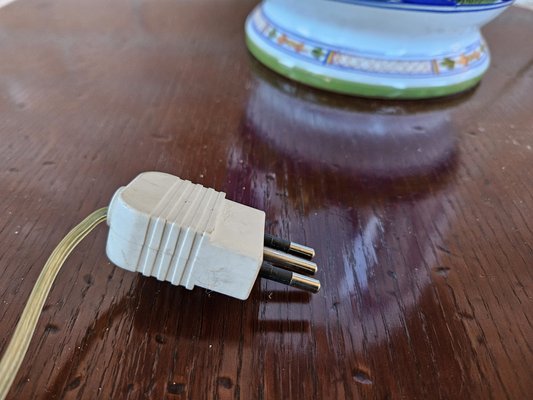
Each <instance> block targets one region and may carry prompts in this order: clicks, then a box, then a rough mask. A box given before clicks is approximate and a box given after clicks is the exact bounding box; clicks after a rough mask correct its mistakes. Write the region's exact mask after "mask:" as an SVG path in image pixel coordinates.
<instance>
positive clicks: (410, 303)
mask: <svg viewBox="0 0 533 400" xmlns="http://www.w3.org/2000/svg"><path fill="white" fill-rule="evenodd" d="M253 3H254V2H253V1H244V0H243V1H232V0H227V1H194V2H193V1H140V0H132V1H126V0H120V1H113V2H108V1H103V0H98V1H95V0H92V1H89V0H87V1H72V0H36V1H30V0H19V1H17V2H15V3H13V4H11V5H9V6H7V7H6V8H4V9H1V10H0V60H1V61H0V140H1V142H0V199H1V202H0V215H1V218H0V273H1V279H0V321H1V323H0V349H4V348H5V346H6V343H7V341H8V339H9V337H10V335H11V333H12V332H13V329H14V327H15V324H16V322H17V318H18V316H19V314H20V313H21V311H22V309H23V306H24V303H25V301H26V299H27V296H28V295H29V293H30V290H31V288H32V286H33V283H34V281H35V279H36V277H37V275H38V274H39V272H40V270H41V268H42V266H43V264H44V262H45V261H46V259H47V257H48V256H49V254H50V253H51V252H52V250H53V248H54V247H55V245H56V244H57V243H58V242H59V241H60V239H61V238H62V237H63V236H64V235H65V234H66V232H67V231H68V230H69V229H70V228H71V227H72V226H73V225H75V224H76V223H77V222H79V221H80V220H81V219H82V218H83V217H85V216H86V215H87V214H89V213H90V212H91V211H93V210H94V209H96V208H98V207H101V206H105V205H106V204H107V203H108V202H109V200H110V197H111V195H112V194H113V192H114V191H115V189H116V188H118V187H119V186H121V185H124V184H126V183H128V182H129V181H130V180H131V179H132V178H133V177H134V176H136V175H137V174H138V173H140V172H142V171H147V170H160V171H165V172H169V173H173V174H175V175H178V176H180V177H182V178H187V179H190V180H192V181H194V182H198V183H202V184H204V185H206V186H210V187H214V188H216V189H218V190H222V191H225V192H226V193H227V197H228V198H230V199H233V200H236V201H239V202H243V203H245V204H249V205H252V206H254V207H258V208H261V209H264V210H265V211H266V212H267V220H268V224H267V229H268V231H270V232H272V233H276V234H280V235H283V236H288V237H289V236H290V238H292V239H293V240H296V241H300V242H304V243H308V244H310V245H312V246H313V247H315V248H316V250H317V261H318V263H319V267H320V272H319V274H318V277H319V278H320V280H321V281H322V285H323V290H322V291H321V292H320V293H319V294H318V295H314V296H311V295H309V296H308V295H307V294H304V293H302V292H299V291H297V290H292V289H288V288H286V287H284V286H281V285H278V284H275V283H272V282H265V281H263V282H261V283H258V284H256V287H255V288H254V290H253V292H252V295H251V297H250V299H249V300H248V301H245V302H241V301H238V300H234V299H231V298H228V297H224V296H222V295H218V294H216V293H208V292H206V291H205V290H202V289H195V290H193V291H188V290H186V289H184V288H181V287H173V286H171V285H170V284H167V283H162V282H158V281H156V280H155V279H148V278H144V277H142V276H140V275H137V274H133V273H129V272H126V271H123V270H121V269H118V268H115V267H113V266H112V265H111V264H110V263H109V262H108V261H107V259H106V256H105V251H104V247H105V240H106V234H107V228H106V227H104V226H102V227H99V228H98V229H97V231H96V232H94V233H93V234H92V235H91V236H90V237H88V238H87V239H86V240H85V241H84V242H83V243H82V245H81V246H80V247H79V248H78V249H77V250H76V251H75V253H74V254H73V255H72V256H71V258H70V259H69V260H68V262H67V263H66V265H65V267H64V269H63V270H62V271H61V273H60V274H59V277H58V279H57V281H56V283H55V285H54V287H53V289H52V291H51V293H50V296H49V298H48V301H47V303H46V306H45V309H44V311H43V314H42V317H41V319H40V322H39V325H38V327H37V332H36V335H35V337H34V339H33V341H32V344H31V346H30V349H29V352H28V355H27V357H26V359H25V361H24V363H23V365H22V368H21V370H20V372H19V375H18V377H17V379H16V381H15V383H14V385H13V387H12V390H11V392H10V395H9V397H10V398H11V399H58V398H65V399H73V398H80V399H95V398H102V399H123V398H130V399H141V398H153V399H160V398H169V399H204V398H209V399H211V398H219V399H360V398H363V399H437V398H438V399H520V400H521V399H526V398H533V379H532V376H533V356H532V355H533V353H532V347H533V331H532V326H531V324H532V319H533V314H532V312H531V310H532V295H533V286H532V266H533V250H532V247H533V172H532V171H533V41H532V39H531V38H532V37H533V12H531V11H527V10H520V9H511V10H509V11H507V12H506V13H505V14H503V15H502V16H501V17H500V18H498V19H497V20H496V21H494V22H493V23H491V24H490V25H489V26H488V27H487V28H486V29H485V34H486V37H487V40H488V43H489V44H490V46H491V49H492V57H493V62H492V66H491V68H490V70H489V72H488V73H487V75H486V76H485V78H484V79H483V81H482V83H481V85H480V86H479V87H478V88H476V89H475V90H473V91H471V92H469V93H466V94H463V95H460V96H456V97H454V98H448V99H441V100H436V101H420V102H390V101H376V100H364V99H354V98H350V97H343V96H335V95H330V94H327V93H322V92H319V91H315V90H312V89H308V88H305V87H303V86H301V85H298V84H295V83H292V82H289V81H287V80H285V79H283V78H281V77H279V76H277V75H276V74H274V73H272V72H270V71H269V70H267V69H265V68H264V67H262V66H261V65H260V64H258V63H257V62H256V61H255V60H254V59H252V57H251V56H250V55H249V54H248V53H247V51H246V49H245V46H244V39H243V23H244V19H245V17H246V15H247V13H248V12H249V11H250V10H251V9H252V7H253V5H254V4H253Z"/></svg>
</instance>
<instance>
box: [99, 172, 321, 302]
mask: <svg viewBox="0 0 533 400" xmlns="http://www.w3.org/2000/svg"><path fill="white" fill-rule="evenodd" d="M225 196H226V195H225V193H222V192H217V191H215V190H213V189H208V188H205V187H203V186H202V185H198V184H193V183H191V182H190V181H186V180H182V179H180V178H178V177H176V176H173V175H169V174H165V173H161V172H145V173H142V174H140V175H139V176H137V177H136V178H135V179H134V180H133V181H131V182H130V183H129V184H128V185H127V186H125V187H122V188H120V189H118V190H117V192H116V193H115V195H114V196H113V199H112V200H111V204H110V205H109V210H108V214H107V223H108V225H109V235H108V240H107V256H108V257H109V259H110V260H111V261H112V262H113V263H114V264H116V265H117V266H119V267H121V268H124V269H127V270H129V271H135V272H141V273H142V274H143V275H146V276H153V277H155V278H157V279H159V280H162V281H168V282H170V283H172V284H174V285H181V286H185V287H186V288H187V289H193V288H194V287H195V286H200V287H203V288H206V289H208V290H213V291H216V292H219V293H223V294H226V295H229V296H232V297H236V298H239V299H243V300H244V299H246V298H248V296H249V295H250V291H251V290H252V287H253V285H254V282H255V281H256V279H257V277H258V275H259V274H261V276H262V277H265V278H268V279H272V280H275V281H278V282H281V283H285V284H288V285H291V286H294V287H298V288H301V289H304V290H308V291H311V292H315V293H316V292H318V290H319V289H320V282H319V281H317V280H316V279H312V278H309V277H308V276H305V275H302V274H299V273H297V272H303V273H305V274H313V273H315V272H316V269H317V267H316V264H315V263H313V262H311V261H309V259H310V258H312V256H313V255H314V251H313V250H312V249H311V248H308V247H306V246H302V245H298V244H296V243H291V242H288V241H284V240H282V239H279V238H275V237H272V236H270V235H265V234H264V227H265V213H264V212H263V211H260V210H257V209H255V208H251V207H248V206H245V205H243V204H239V203H236V202H233V201H230V200H227V199H226V198H225ZM265 245H267V246H268V247H266V246H265ZM263 259H265V260H268V262H266V261H263Z"/></svg>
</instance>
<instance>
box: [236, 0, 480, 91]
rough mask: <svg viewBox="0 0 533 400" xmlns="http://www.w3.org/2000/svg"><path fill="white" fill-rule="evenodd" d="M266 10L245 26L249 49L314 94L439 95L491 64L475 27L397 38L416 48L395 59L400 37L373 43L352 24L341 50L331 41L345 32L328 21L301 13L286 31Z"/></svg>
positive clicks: (475, 78)
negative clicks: (316, 91)
mask: <svg viewBox="0 0 533 400" xmlns="http://www.w3.org/2000/svg"><path fill="white" fill-rule="evenodd" d="M325 3H326V2H325ZM327 3H330V2H327ZM330 4H331V3H330ZM269 5H270V4H269V3H268V2H266V3H263V4H260V5H259V6H257V7H256V8H255V9H254V10H253V11H252V13H251V14H250V16H249V17H248V19H247V21H246V42H247V45H248V48H249V50H250V51H251V53H252V54H253V55H254V56H255V57H256V58H257V59H258V60H259V61H260V62H262V63H263V64H265V65H266V66H268V67H269V68H271V69H273V70H274V71H276V72H278V73H280V74H282V75H285V76H286V77H288V78H291V79H293V80H296V81H299V82H302V83H305V84H307V85H310V86H314V87H317V88H320V89H325V90H329V91H333V92H339V93H344V94H351V95H358V96H365V97H381V98H401V99H417V98H431V97H440V96H446V95H451V94H455V93H459V92H462V91H464V90H467V89H469V88H471V87H473V86H475V85H476V84H477V83H478V82H479V81H480V79H481V77H482V75H483V74H484V73H485V71H486V70H487V68H488V66H489V63H490V55H489V51H488V48H487V46H486V44H485V42H484V40H483V38H482V37H481V34H480V32H479V29H477V28H474V29H468V30H465V34H464V35H460V36H459V37H460V39H458V36H457V35H456V36H455V37H453V36H450V35H448V34H446V33H444V34H442V35H441V36H440V37H439V36H432V37H431V38H429V39H428V37H424V35H417V34H416V33H411V34H409V33H407V34H406V35H408V36H404V38H406V37H409V43H410V44H409V46H410V49H415V50H414V51H412V50H408V51H405V49H403V50H401V51H399V52H398V51H397V52H396V54H395V51H394V49H398V48H399V47H400V46H398V43H400V44H401V43H404V42H406V40H405V39H403V40H404V42H400V41H401V40H402V38H401V37H400V38H397V37H394V35H390V36H391V38H390V40H389V39H388V38H387V37H386V34H384V35H382V36H383V37H382V38H380V39H381V40H377V41H376V40H374V38H373V37H372V35H375V33H372V32H369V31H368V29H366V27H365V29H361V30H359V31H358V27H357V24H355V25H354V26H353V27H351V28H350V30H351V32H349V35H351V36H350V37H348V39H347V40H346V42H347V43H349V44H350V45H348V46H341V45H339V39H338V38H339V37H342V35H343V34H346V27H341V28H340V29H341V30H343V33H342V34H341V33H339V34H335V28H336V27H335V26H328V22H327V21H326V22H324V21H323V22H322V24H319V23H318V24H317V21H316V19H314V18H309V15H308V14H305V13H302V14H300V13H297V14H296V13H295V15H294V16H293V17H294V21H295V24H294V25H293V26H292V27H290V26H288V22H287V21H290V19H288V17H286V16H283V15H282V14H280V12H279V10H276V8H272V10H270V9H268V6H269ZM275 5H276V4H274V6H275ZM265 6H266V7H265ZM341 6H345V7H351V8H355V7H359V8H362V9H363V10H364V8H365V7H361V6H355V5H346V4H343V5H341ZM265 8H266V9H265ZM367 9H368V7H367ZM269 11H271V12H269ZM290 11H291V10H288V11H287V12H290ZM365 12H368V11H365ZM376 12H382V11H380V10H377V11H376ZM386 12H390V11H386ZM278 15H280V17H279V18H278V17H277V16H278ZM419 17H420V16H419ZM306 18H309V22H307V21H306ZM330 25H335V24H332V23H331V22H330ZM328 38H333V39H331V40H329V41H328ZM448 38H449V39H448ZM395 41H396V42H395ZM369 46H370V47H369ZM365 47H366V48H365Z"/></svg>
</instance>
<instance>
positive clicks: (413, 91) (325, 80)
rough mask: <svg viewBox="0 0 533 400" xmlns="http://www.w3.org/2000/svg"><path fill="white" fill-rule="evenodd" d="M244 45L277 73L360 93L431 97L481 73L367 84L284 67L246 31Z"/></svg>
mask: <svg viewBox="0 0 533 400" xmlns="http://www.w3.org/2000/svg"><path fill="white" fill-rule="evenodd" d="M246 45H247V46H248V49H249V50H250V52H251V53H252V54H253V55H254V56H255V58H257V59H258V60H259V61H260V62H261V63H263V64H265V65H266V66H267V67H269V68H270V69H273V70H274V71H276V72H278V73H280V74H281V75H284V76H286V77H288V78H290V79H293V80H295V81H298V82H301V83H304V84H306V85H309V86H313V87H316V88H319V89H324V90H329V91H332V92H337V93H343V94H350V95H357V96H363V97H377V98H387V99H391V98H392V99H427V98H432V97H442V96H449V95H452V94H456V93H459V92H463V91H465V90H467V89H470V88H472V87H473V86H475V85H476V84H477V83H478V82H479V81H480V80H481V77H482V76H483V74H481V75H479V76H476V77H475V78H471V79H469V80H467V81H464V82H461V83H456V84H453V85H447V86H435V87H431V86H428V87H417V88H405V89H398V88H395V87H392V86H382V85H369V84H366V83H359V82H353V81H347V80H343V79H337V78H331V77H328V76H325V75H320V74H314V73H312V72H309V71H306V70H305V69H302V68H298V67H293V68H291V67H287V66H286V65H284V64H282V63H281V62H279V60H278V59H277V58H276V57H274V56H272V55H270V54H268V53H267V52H265V51H264V50H262V49H261V48H259V46H257V45H256V44H255V43H254V41H253V40H252V39H251V38H250V37H249V36H248V34H247V35H246Z"/></svg>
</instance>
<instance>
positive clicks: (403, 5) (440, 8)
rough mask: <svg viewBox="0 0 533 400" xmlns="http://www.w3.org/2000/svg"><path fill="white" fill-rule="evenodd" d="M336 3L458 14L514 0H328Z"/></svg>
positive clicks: (481, 10) (480, 10) (481, 9)
mask: <svg viewBox="0 0 533 400" xmlns="http://www.w3.org/2000/svg"><path fill="white" fill-rule="evenodd" d="M328 1H333V2H336V3H347V4H353V5H359V6H363V7H373V8H386V9H390V10H400V11H415V12H427V13H439V14H456V13H468V12H484V11H492V10H497V9H500V8H504V7H507V6H509V5H510V4H511V3H513V1H514V0H505V1H501V2H498V3H489V4H456V3H452V4H451V5H450V4H426V3H425V2H424V4H422V3H416V2H412V3H407V2H388V1H376V0H328ZM419 5H425V6H426V7H419Z"/></svg>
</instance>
